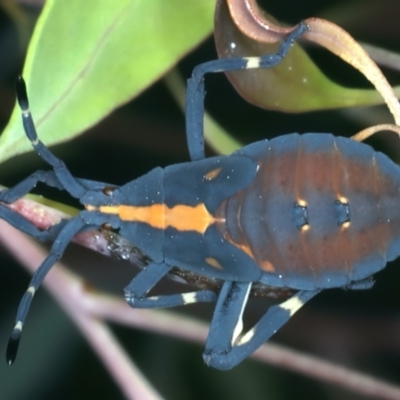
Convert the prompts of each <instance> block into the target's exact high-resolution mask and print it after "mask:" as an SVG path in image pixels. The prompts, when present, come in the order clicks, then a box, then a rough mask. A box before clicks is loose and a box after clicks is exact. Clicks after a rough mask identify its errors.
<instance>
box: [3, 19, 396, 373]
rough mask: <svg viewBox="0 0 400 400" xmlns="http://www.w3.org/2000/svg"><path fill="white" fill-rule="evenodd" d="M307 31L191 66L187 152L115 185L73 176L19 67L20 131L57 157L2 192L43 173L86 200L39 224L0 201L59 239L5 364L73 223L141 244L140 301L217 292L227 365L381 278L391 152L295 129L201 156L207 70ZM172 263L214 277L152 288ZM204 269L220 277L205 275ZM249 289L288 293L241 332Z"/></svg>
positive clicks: (283, 48)
mask: <svg viewBox="0 0 400 400" xmlns="http://www.w3.org/2000/svg"><path fill="white" fill-rule="evenodd" d="M306 30H307V26H306V25H305V24H299V26H298V27H297V28H296V29H295V30H294V31H293V32H292V33H291V34H290V35H289V36H288V37H287V39H286V40H285V41H283V42H282V43H281V45H280V48H279V50H278V52H277V53H275V54H270V55H267V56H264V57H260V58H251V59H247V58H238V59H234V58H231V59H220V60H216V61H211V62H209V63H205V64H201V65H199V66H198V67H196V69H195V70H194V72H193V75H192V78H191V79H190V80H189V81H188V91H187V101H186V126H187V129H186V131H187V140H188V146H189V152H190V156H191V160H192V161H191V162H188V163H185V164H177V165H172V166H169V167H167V168H164V169H163V168H155V169H154V170H152V171H150V172H149V173H147V174H146V175H144V176H142V177H140V178H138V179H136V180H134V181H132V182H129V183H127V184H126V185H123V186H120V187H115V188H110V186H109V185H108V184H104V183H99V182H93V181H89V180H83V179H77V178H75V177H73V176H72V175H71V173H70V172H69V170H68V169H67V167H66V166H65V164H64V163H63V162H62V161H61V160H59V159H58V158H57V157H55V156H54V155H53V154H52V153H51V152H50V150H49V149H48V148H47V147H45V145H44V144H43V143H42V142H41V141H40V140H39V138H38V136H37V133H36V129H35V126H34V123H33V119H32V116H31V113H30V111H29V104H28V98H27V94H26V89H25V84H24V81H23V80H22V78H20V80H19V82H18V85H17V98H18V102H19V105H20V107H21V110H22V120H23V124H24V129H25V133H26V135H27V137H28V139H29V140H30V141H31V143H32V146H33V148H34V149H35V151H36V152H37V153H38V154H39V156H40V157H41V158H42V159H43V160H44V161H45V162H47V163H48V164H49V165H50V166H51V167H52V170H50V171H46V172H44V171H38V172H36V173H34V174H32V175H31V176H30V177H28V178H27V179H25V180H24V181H22V182H20V183H19V184H17V185H16V186H15V187H13V188H12V189H9V190H7V191H5V192H3V193H1V194H0V201H1V202H3V203H11V202H13V201H15V200H16V199H18V198H20V197H21V196H23V195H25V194H26V193H28V192H29V191H30V190H31V189H32V188H33V187H34V186H35V185H36V184H37V182H39V181H40V182H44V183H45V184H47V185H49V186H53V187H56V188H59V189H63V190H66V191H67V192H68V193H69V194H70V195H71V196H73V197H75V198H77V199H78V200H79V201H80V202H81V203H82V205H83V206H84V208H85V210H83V211H81V212H80V213H79V214H78V215H77V216H75V217H73V218H71V219H70V220H65V221H62V222H61V223H60V224H58V225H55V226H53V227H52V228H51V229H49V230H46V231H40V230H39V229H37V228H36V227H35V226H34V225H33V224H32V223H31V222H29V221H27V220H25V219H24V218H23V217H21V216H20V215H19V214H17V213H16V212H15V211H12V210H10V209H9V208H8V207H7V206H5V205H3V204H0V218H2V219H5V220H7V221H8V222H9V223H11V224H12V225H14V226H16V227H18V229H20V230H22V231H24V232H26V233H28V234H30V235H32V236H34V237H36V238H37V239H40V240H53V241H54V243H53V245H52V248H51V251H50V254H49V256H48V257H47V258H46V259H45V260H44V261H43V263H42V264H41V265H40V266H39V268H38V270H37V271H36V273H35V274H34V276H33V277H32V280H31V283H30V285H29V287H28V290H27V291H26V293H25V295H24V297H23V299H22V301H21V303H20V307H19V309H18V313H17V318H16V322H15V326H14V329H13V331H12V334H11V338H10V341H9V345H8V349H7V360H8V362H9V363H10V364H11V363H12V362H13V361H14V359H15V357H16V353H17V349H18V344H19V340H20V336H21V333H22V328H23V324H24V322H25V319H26V316H27V313H28V310H29V306H30V304H31V301H32V299H33V296H34V294H35V292H36V290H37V289H38V288H39V286H40V285H41V283H42V281H43V280H44V278H45V276H46V274H47V272H48V271H49V270H50V269H51V268H52V266H53V265H54V263H55V262H56V261H57V260H58V259H59V258H60V257H61V256H62V254H63V252H64V250H65V248H66V247H67V245H68V244H69V242H70V241H71V240H72V238H73V237H74V236H75V235H76V234H77V233H80V232H83V231H87V230H90V229H97V228H99V227H101V226H103V225H107V226H108V227H111V228H112V229H115V230H117V231H118V232H119V233H120V234H121V235H122V236H123V237H124V238H125V239H126V240H128V241H129V242H131V243H133V244H134V245H135V246H137V247H138V248H140V250H141V252H143V253H144V254H146V259H147V260H148V262H149V263H148V265H146V266H145V267H144V268H143V270H141V272H140V273H139V274H138V275H137V276H135V278H134V279H133V280H132V281H131V282H130V284H129V285H128V286H127V287H126V288H125V298H126V300H127V302H128V303H129V304H130V305H131V306H132V307H137V308H156V307H173V306H177V305H183V304H189V303H196V302H211V301H216V307H215V312H214V316H213V319H212V322H211V326H210V331H209V336H208V338H207V343H206V349H205V352H204V360H205V362H206V363H207V364H208V365H211V366H213V367H215V368H219V369H228V368H232V367H233V366H235V365H237V364H238V363H240V362H241V361H242V360H243V359H244V358H245V357H247V356H248V355H250V354H251V353H252V352H254V351H255V350H256V349H257V348H258V347H259V346H260V345H262V344H263V343H264V342H265V341H266V340H268V339H269V338H270V337H271V336H272V335H273V334H274V333H275V332H276V331H277V330H278V329H279V328H280V327H281V326H282V325H284V324H285V323H286V322H287V321H288V320H289V318H290V317H291V316H292V315H293V314H294V313H295V312H296V311H297V310H298V309H300V308H301V307H302V306H303V305H304V304H305V303H306V302H307V301H309V300H310V299H311V298H313V297H314V296H315V295H316V294H317V293H318V292H319V291H320V290H321V289H326V288H333V287H346V288H357V289H359V288H369V287H371V286H372V280H371V279H370V277H371V275H372V274H373V273H375V272H376V271H378V270H380V269H381V268H383V266H384V265H385V263H386V262H387V261H389V260H391V259H393V258H395V257H397V256H398V255H399V253H400V246H399V232H400V230H399V223H400V221H399V216H398V212H397V208H398V204H399V200H400V198H399V187H400V169H399V168H398V167H397V166H396V165H395V164H394V163H392V162H391V161H390V160H389V159H388V158H387V157H386V156H384V155H382V154H380V153H376V152H374V151H373V150H372V149H371V148H370V147H368V146H366V145H364V144H361V143H357V142H355V141H353V140H350V139H345V138H335V137H334V136H333V135H330V134H306V135H298V134H292V135H286V136H282V137H279V138H277V139H273V140H271V141H261V142H257V143H254V144H251V145H248V146H246V147H244V148H243V149H241V150H240V151H237V152H236V153H234V154H232V155H230V156H218V157H211V158H205V156H204V143H203V125H202V120H203V114H204V105H203V98H204V94H205V92H204V83H203V80H204V74H206V73H209V72H224V71H231V70H239V69H246V68H272V67H274V66H276V65H278V64H279V63H280V61H281V60H282V59H283V57H285V55H286V54H287V53H288V51H289V50H290V48H291V45H292V44H293V41H294V40H296V39H297V38H298V37H300V36H301V35H302V34H303V33H304V32H305V31H306ZM176 269H178V270H179V271H188V273H189V275H190V274H192V275H191V279H192V282H194V283H195V282H196V281H198V282H201V278H202V277H203V278H204V281H203V282H206V283H205V284H203V283H201V284H200V285H199V288H198V290H197V291H193V292H189V293H178V294H173V295H161V296H154V297H151V296H148V295H147V293H148V292H149V290H150V289H151V288H152V287H153V286H154V285H155V284H156V283H157V282H158V281H159V280H161V279H162V278H163V277H164V276H165V275H167V274H169V273H171V272H172V273H174V271H176ZM175 274H176V272H175ZM197 277H200V278H197ZM207 280H208V281H209V282H211V283H213V285H214V284H215V285H214V286H213V287H211V288H210V287H208V286H207ZM254 288H257V290H260V291H263V290H264V288H268V289H270V288H271V289H273V288H277V290H278V291H281V292H283V293H285V294H286V295H287V296H291V297H289V299H288V300H286V301H284V302H282V303H281V304H279V305H276V306H273V307H270V308H269V309H268V311H267V312H266V313H265V314H264V315H263V316H262V317H261V319H260V320H259V321H258V323H257V324H256V325H255V326H254V327H253V328H252V329H250V330H249V331H248V332H247V333H245V334H243V335H242V334H241V333H242V332H241V331H242V315H243V311H244V308H245V306H246V303H247V299H248V296H249V294H250V293H251V292H252V291H254ZM212 289H215V291H214V290H212Z"/></svg>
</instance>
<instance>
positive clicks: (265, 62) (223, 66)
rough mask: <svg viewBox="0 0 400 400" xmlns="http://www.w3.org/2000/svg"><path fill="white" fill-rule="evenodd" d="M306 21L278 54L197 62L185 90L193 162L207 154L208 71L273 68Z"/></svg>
mask: <svg viewBox="0 0 400 400" xmlns="http://www.w3.org/2000/svg"><path fill="white" fill-rule="evenodd" d="M307 29H308V27H307V25H306V24H305V23H300V24H299V25H298V26H297V27H296V29H294V30H293V31H292V32H291V33H290V35H288V36H287V38H286V39H284V40H283V41H282V43H281V45H280V46H279V49H278V51H277V52H276V53H273V54H267V55H265V56H262V57H235V58H221V59H218V60H214V61H209V62H206V63H203V64H200V65H198V66H197V67H196V68H195V69H194V70H193V73H192V77H191V78H190V79H189V80H188V82H187V92H186V137H187V142H188V147H189V154H190V158H191V159H192V161H194V160H201V159H203V158H204V157H205V156H204V128H203V116H204V96H205V91H204V75H205V74H207V73H215V72H227V71H237V70H243V69H250V68H272V67H275V66H276V65H278V64H279V63H280V62H281V61H282V60H283V58H284V57H285V56H286V55H287V53H288V52H289V50H290V48H291V47H292V45H293V43H294V42H295V41H296V40H297V39H298V38H299V37H300V36H301V35H303V34H304V33H305V32H306V31H307Z"/></svg>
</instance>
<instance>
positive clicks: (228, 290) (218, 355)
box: [203, 282, 319, 370]
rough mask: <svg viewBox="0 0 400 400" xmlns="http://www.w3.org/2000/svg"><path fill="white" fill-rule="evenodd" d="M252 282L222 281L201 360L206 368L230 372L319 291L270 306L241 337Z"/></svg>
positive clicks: (296, 295)
mask: <svg viewBox="0 0 400 400" xmlns="http://www.w3.org/2000/svg"><path fill="white" fill-rule="evenodd" d="M250 288H251V283H238V282H225V283H224V286H223V288H222V290H221V293H220V296H219V298H218V301H217V305H216V307H215V312H214V316H213V320H212V322H211V327H210V332H209V334H208V338H207V343H206V350H205V352H204V355H203V358H204V361H205V363H206V364H207V365H209V366H212V367H214V368H217V369H221V370H226V369H231V368H233V367H234V366H235V365H237V364H239V363H240V362H241V361H243V360H244V359H245V358H246V357H248V356H249V355H251V354H252V353H253V352H254V351H256V350H257V349H258V348H259V347H260V346H261V345H262V344H263V343H265V342H266V341H267V340H268V339H269V338H270V337H271V336H272V335H273V334H274V333H275V332H276V331H277V330H278V329H280V328H281V327H282V326H283V325H284V324H285V323H286V322H287V321H288V320H289V319H290V317H291V316H292V315H293V314H294V313H295V312H296V311H297V310H299V309H300V308H301V307H302V306H303V305H304V304H305V303H306V302H308V301H309V300H311V299H312V298H313V297H314V296H315V295H316V294H317V293H319V291H302V292H298V293H296V294H295V295H294V296H292V297H291V298H289V299H288V300H286V301H285V302H283V303H282V304H279V305H275V306H272V307H270V308H269V309H268V311H267V312H266V313H265V314H264V315H263V316H262V317H261V319H260V320H259V321H258V323H257V324H256V325H255V326H254V327H253V328H252V329H250V330H249V331H248V332H247V333H245V334H244V335H242V336H241V337H240V334H241V331H242V327H243V322H242V315H243V311H244V308H245V305H246V302H247V298H248V293H249V290H250Z"/></svg>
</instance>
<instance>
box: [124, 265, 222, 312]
mask: <svg viewBox="0 0 400 400" xmlns="http://www.w3.org/2000/svg"><path fill="white" fill-rule="evenodd" d="M171 269H172V267H171V266H169V265H167V264H164V263H159V264H158V263H154V262H153V263H150V264H149V265H148V266H146V268H144V269H143V270H142V271H140V272H139V274H137V275H136V276H135V278H133V279H132V281H131V283H130V284H129V285H128V286H127V287H126V288H125V299H126V301H127V303H128V304H129V305H130V306H131V307H134V308H166V307H176V306H181V305H186V304H192V303H200V302H211V301H216V300H217V294H216V293H214V292H213V291H211V290H199V291H196V292H190V293H179V294H171V295H161V296H153V297H147V293H148V292H149V291H150V289H152V288H153V287H154V286H155V285H156V284H157V282H159V281H160V280H161V279H162V278H163V277H164V276H165V275H166V274H167V273H168V272H169V271H170V270H171Z"/></svg>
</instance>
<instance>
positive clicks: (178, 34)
mask: <svg viewBox="0 0 400 400" xmlns="http://www.w3.org/2000/svg"><path fill="white" fill-rule="evenodd" d="M214 7H215V1H214V0H201V1H198V0H168V1H166V0H142V1H140V0H135V1H132V0H113V1H104V2H99V1H97V0H85V1H81V0H68V1H64V0H48V1H47V2H46V5H45V7H44V9H43V12H42V14H41V16H40V18H39V20H38V23H37V26H36V28H35V31H34V34H33V37H32V40H31V43H30V46H29V50H28V55H27V59H26V63H25V67H24V72H23V76H24V78H25V80H26V81H27V88H28V95H29V99H30V106H31V110H32V113H33V117H34V120H35V123H36V127H37V129H38V132H39V136H40V138H41V140H43V142H44V143H46V144H47V145H49V144H53V143H57V142H60V141H64V140H67V139H69V138H71V137H73V136H75V135H77V134H79V133H81V132H83V131H85V130H86V129H88V128H89V127H90V126H92V125H94V124H96V123H97V122H98V121H99V120H101V119H102V118H104V117H105V116H106V115H107V114H109V113H111V112H112V111H113V110H114V109H115V108H116V107H118V106H119V105H121V104H123V103H125V102H127V101H128V100H130V99H132V98H133V97H134V96H136V95H137V94H139V93H140V92H141V91H143V90H144V89H145V88H146V87H148V86H149V85H151V84H152V83H153V82H154V81H155V80H156V79H158V78H159V77H161V76H162V75H163V74H164V73H165V72H166V71H168V70H169V69H170V68H171V67H172V66H173V65H174V64H175V63H176V62H177V61H178V60H179V59H180V58H181V57H182V56H183V55H184V54H185V53H187V52H188V51H189V50H190V49H191V48H193V47H194V46H195V45H196V44H198V43H199V42H200V41H201V40H203V39H204V38H205V37H206V36H207V35H209V34H210V33H211V31H212V26H213V12H214ZM30 149H31V145H30V143H29V141H28V140H27V139H26V137H25V135H24V133H23V130H22V124H21V121H20V111H19V109H18V108H17V107H16V108H14V111H13V114H12V116H11V119H10V122H9V124H8V126H7V127H6V128H5V130H4V132H3V134H2V136H1V138H0V161H4V160H6V159H8V158H10V157H12V156H14V155H16V154H20V153H22V152H26V151H28V150H30Z"/></svg>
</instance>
